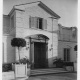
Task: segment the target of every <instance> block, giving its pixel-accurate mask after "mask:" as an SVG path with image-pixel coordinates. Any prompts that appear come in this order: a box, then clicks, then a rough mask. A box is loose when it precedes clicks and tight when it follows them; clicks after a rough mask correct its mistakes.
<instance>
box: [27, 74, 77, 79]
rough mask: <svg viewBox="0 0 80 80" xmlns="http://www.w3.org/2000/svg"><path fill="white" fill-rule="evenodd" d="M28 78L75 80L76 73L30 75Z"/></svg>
mask: <svg viewBox="0 0 80 80" xmlns="http://www.w3.org/2000/svg"><path fill="white" fill-rule="evenodd" d="M28 80H77V73H60V74H49V75H40V76H31V77H29V79H28Z"/></svg>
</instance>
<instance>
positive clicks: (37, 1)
mask: <svg viewBox="0 0 80 80" xmlns="http://www.w3.org/2000/svg"><path fill="white" fill-rule="evenodd" d="M37 2H41V1H36V2H30V3H25V4H19V5H15V6H21V5H26V4H32V3H37Z"/></svg>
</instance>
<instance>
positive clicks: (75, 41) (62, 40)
mask: <svg viewBox="0 0 80 80" xmlns="http://www.w3.org/2000/svg"><path fill="white" fill-rule="evenodd" d="M58 41H61V42H72V43H77V41H66V40H58Z"/></svg>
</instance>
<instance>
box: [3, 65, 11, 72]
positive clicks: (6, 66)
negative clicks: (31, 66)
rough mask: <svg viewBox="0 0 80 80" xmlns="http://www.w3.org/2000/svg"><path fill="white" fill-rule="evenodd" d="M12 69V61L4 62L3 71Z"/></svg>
mask: <svg viewBox="0 0 80 80" xmlns="http://www.w3.org/2000/svg"><path fill="white" fill-rule="evenodd" d="M11 70H12V64H11V63H4V64H2V71H3V72H7V71H11Z"/></svg>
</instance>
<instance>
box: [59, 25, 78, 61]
mask: <svg viewBox="0 0 80 80" xmlns="http://www.w3.org/2000/svg"><path fill="white" fill-rule="evenodd" d="M76 45H77V28H76V27H64V26H62V25H59V36H58V57H59V58H61V59H62V60H64V61H70V62H76V61H77V52H76V51H75V50H74V48H75V46H76Z"/></svg>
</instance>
